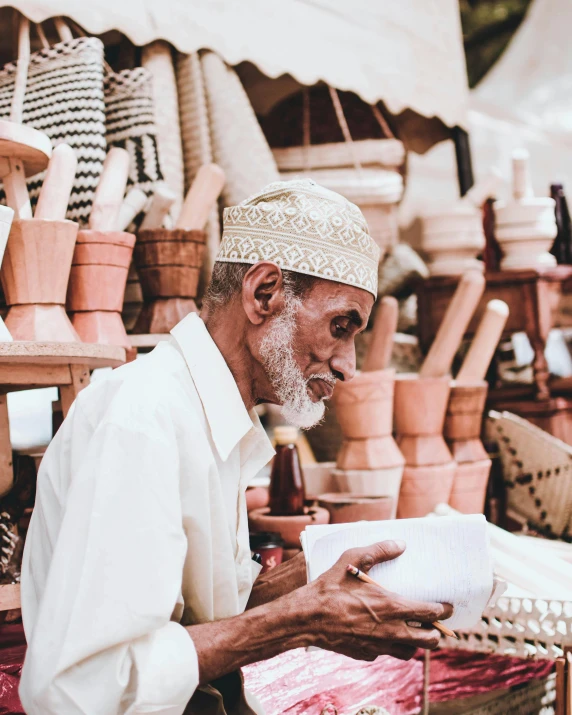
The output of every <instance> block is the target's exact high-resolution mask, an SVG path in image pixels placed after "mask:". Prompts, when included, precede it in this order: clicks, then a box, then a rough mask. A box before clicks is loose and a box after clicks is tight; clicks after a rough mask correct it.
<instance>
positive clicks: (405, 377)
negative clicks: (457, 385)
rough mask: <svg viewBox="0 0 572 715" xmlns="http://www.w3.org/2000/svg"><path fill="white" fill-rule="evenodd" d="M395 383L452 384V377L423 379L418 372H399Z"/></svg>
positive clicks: (442, 376)
mask: <svg viewBox="0 0 572 715" xmlns="http://www.w3.org/2000/svg"><path fill="white" fill-rule="evenodd" d="M395 382H396V383H398V382H407V383H409V382H424V383H426V384H427V383H430V382H438V383H441V382H446V383H447V384H449V383H450V382H451V375H440V376H439V377H421V376H420V375H419V373H418V372H398V373H397V374H396V375H395Z"/></svg>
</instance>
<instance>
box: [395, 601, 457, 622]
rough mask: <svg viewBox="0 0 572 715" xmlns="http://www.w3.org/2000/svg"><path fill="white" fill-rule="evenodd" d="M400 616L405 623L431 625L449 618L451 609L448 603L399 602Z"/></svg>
mask: <svg viewBox="0 0 572 715" xmlns="http://www.w3.org/2000/svg"><path fill="white" fill-rule="evenodd" d="M399 610H400V615H401V616H402V617H403V618H404V619H405V620H406V621H421V623H433V622H434V621H443V620H445V619H447V618H450V617H451V615H452V614H453V608H452V607H451V606H450V605H449V604H448V603H429V602H425V601H409V600H406V599H402V600H401V604H400V608H399Z"/></svg>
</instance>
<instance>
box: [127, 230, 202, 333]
mask: <svg viewBox="0 0 572 715" xmlns="http://www.w3.org/2000/svg"><path fill="white" fill-rule="evenodd" d="M204 251H205V232H204V231H185V230H183V229H175V230H167V229H153V230H146V231H140V232H139V233H138V235H137V244H136V246H135V252H134V259H135V266H136V268H137V273H138V275H139V279H140V281H141V289H142V291H143V296H144V300H145V304H144V307H143V310H142V311H141V313H140V314H139V317H138V319H137V323H136V324H135V327H134V332H135V333H168V332H169V331H170V330H171V328H173V327H174V326H175V325H176V324H177V323H178V322H179V320H182V319H183V318H184V317H185V316H186V315H188V313H189V312H191V311H193V310H195V311H196V309H197V308H196V305H195V302H194V298H196V296H197V288H198V282H199V275H200V270H201V266H202V263H203V257H204Z"/></svg>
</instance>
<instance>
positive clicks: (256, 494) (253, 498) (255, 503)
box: [246, 487, 268, 512]
mask: <svg viewBox="0 0 572 715" xmlns="http://www.w3.org/2000/svg"><path fill="white" fill-rule="evenodd" d="M265 506H268V487H248V489H247V490H246V509H247V511H249V512H250V511H252V510H253V509H261V508H262V507H265Z"/></svg>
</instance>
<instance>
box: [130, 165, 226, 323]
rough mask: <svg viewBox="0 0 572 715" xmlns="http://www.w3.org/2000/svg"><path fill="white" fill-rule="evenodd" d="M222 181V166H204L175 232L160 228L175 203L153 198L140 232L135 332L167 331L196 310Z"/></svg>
mask: <svg viewBox="0 0 572 715" xmlns="http://www.w3.org/2000/svg"><path fill="white" fill-rule="evenodd" d="M224 183H225V175H224V172H223V170H222V169H221V168H220V167H219V166H217V165H216V164H204V165H203V166H201V167H200V169H199V170H198V172H197V175H196V177H195V180H194V181H193V183H192V185H191V188H190V189H189V191H188V193H187V196H186V198H185V201H184V203H183V207H182V209H181V213H180V215H179V217H178V218H177V220H176V222H175V226H174V228H173V229H168V228H163V227H162V225H163V222H164V220H165V217H166V215H167V213H168V211H169V210H170V208H171V205H172V201H170V199H169V195H168V194H165V193H164V192H160V193H158V194H156V196H155V197H154V200H153V201H152V203H151V207H150V210H149V213H148V214H147V216H146V217H145V220H144V221H143V223H142V225H141V228H140V230H139V231H138V233H137V244H136V246H135V253H134V259H135V268H136V270H137V273H138V275H139V280H140V281H141V288H142V291H143V297H144V301H145V302H144V306H143V309H142V310H141V313H140V314H139V317H138V318H137V321H136V323H135V326H134V328H133V333H135V334H149V333H151V334H156V333H168V332H170V330H171V328H173V327H174V326H175V325H176V324H177V323H178V322H179V321H180V320H182V319H183V318H184V317H185V316H186V315H188V313H190V312H193V311H197V306H196V304H195V298H196V297H197V290H198V283H199V275H200V271H201V266H202V263H203V257H204V252H205V233H204V230H203V229H204V226H205V224H206V222H207V220H208V217H209V214H210V213H211V211H212V208H213V206H214V204H215V202H216V200H217V199H218V197H219V195H220V192H221V191H222V188H223V186H224Z"/></svg>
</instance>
